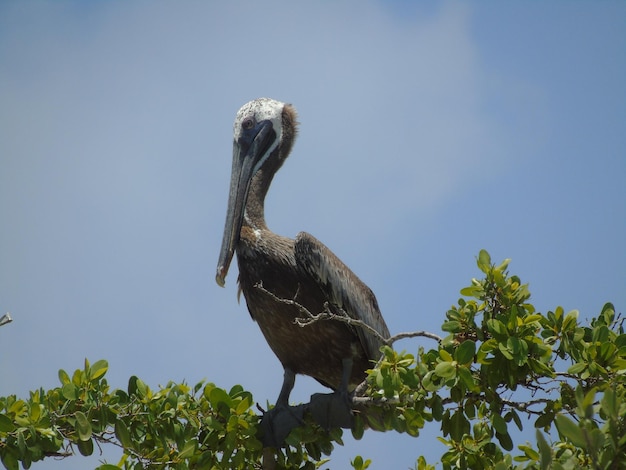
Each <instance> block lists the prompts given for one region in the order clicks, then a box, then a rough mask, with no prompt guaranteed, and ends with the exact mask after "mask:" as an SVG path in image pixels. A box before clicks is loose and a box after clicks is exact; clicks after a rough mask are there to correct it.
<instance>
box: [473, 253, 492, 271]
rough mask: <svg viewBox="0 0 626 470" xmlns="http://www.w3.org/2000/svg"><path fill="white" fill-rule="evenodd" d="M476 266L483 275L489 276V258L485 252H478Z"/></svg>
mask: <svg viewBox="0 0 626 470" xmlns="http://www.w3.org/2000/svg"><path fill="white" fill-rule="evenodd" d="M476 264H477V265H478V269H480V270H481V271H482V272H484V273H485V274H489V271H490V270H491V256H489V253H487V251H486V250H480V252H479V253H478V259H477V260H476Z"/></svg>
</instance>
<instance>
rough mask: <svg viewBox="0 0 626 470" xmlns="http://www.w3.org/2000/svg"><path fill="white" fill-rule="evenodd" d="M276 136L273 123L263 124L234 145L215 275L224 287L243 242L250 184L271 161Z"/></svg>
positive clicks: (266, 122)
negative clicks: (242, 230)
mask: <svg viewBox="0 0 626 470" xmlns="http://www.w3.org/2000/svg"><path fill="white" fill-rule="evenodd" d="M272 134H273V132H272V124H271V122H270V121H263V122H260V123H259V124H258V125H257V128H256V129H255V132H254V133H251V134H249V135H247V136H244V137H243V138H242V139H241V141H240V142H237V141H235V142H234V143H233V169H232V173H231V176H230V191H229V194H228V208H227V212H226V225H225V226H224V236H223V238H222V248H221V249H220V257H219V259H218V261H217V274H216V275H215V281H216V282H217V283H218V285H220V286H221V287H224V284H225V280H226V275H227V274H228V268H229V267H230V262H231V261H232V259H233V255H234V253H235V247H236V246H237V242H238V241H239V233H240V232H241V225H242V223H243V216H244V210H245V207H246V202H247V200H248V190H249V189H250V182H251V181H252V177H253V176H254V174H255V173H256V171H257V170H258V169H259V168H260V166H261V165H262V163H263V161H264V159H265V158H267V155H266V154H267V152H268V148H269V144H268V141H269V139H270V138H271V137H272ZM269 143H271V142H269Z"/></svg>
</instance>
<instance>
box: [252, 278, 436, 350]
mask: <svg viewBox="0 0 626 470" xmlns="http://www.w3.org/2000/svg"><path fill="white" fill-rule="evenodd" d="M255 287H256V288H257V289H260V290H261V292H264V293H265V294H267V295H269V296H270V297H271V298H272V299H273V300H275V301H277V302H280V303H283V304H286V305H292V306H294V307H296V308H297V309H298V310H299V311H300V313H302V314H304V315H305V317H304V318H296V319H295V323H296V325H298V326H301V327H305V326H307V325H310V324H312V323H315V322H318V321H321V320H336V321H340V322H342V323H346V324H347V325H350V326H354V327H358V328H362V329H364V330H366V331H367V332H368V333H371V334H372V335H374V336H376V338H378V340H379V341H380V342H381V343H383V344H385V345H387V346H391V345H392V344H393V343H394V342H396V341H398V340H401V339H404V338H415V337H418V336H421V337H424V338H430V339H434V340H435V341H437V342H441V341H442V338H441V337H440V336H437V335H436V334H434V333H429V332H427V331H413V332H406V333H398V334H396V335H393V336H391V337H390V338H385V337H384V336H383V335H381V334H380V333H379V332H378V331H376V329H375V328H373V327H371V326H370V325H368V324H367V323H365V322H363V321H362V320H358V319H356V318H352V317H351V316H349V315H348V314H347V313H346V312H345V310H343V309H342V308H338V310H339V314H337V313H334V312H333V311H331V309H330V306H329V305H328V303H326V304H325V306H324V307H325V310H324V311H323V312H320V313H317V314H314V313H312V312H311V311H310V310H309V309H307V308H306V307H305V306H303V305H302V304H300V303H299V302H296V301H295V300H294V299H283V298H280V297H278V296H277V295H276V294H274V293H273V292H270V291H268V290H267V289H265V288H264V287H263V284H262V283H258V284H256V285H255ZM296 295H297V293H296Z"/></svg>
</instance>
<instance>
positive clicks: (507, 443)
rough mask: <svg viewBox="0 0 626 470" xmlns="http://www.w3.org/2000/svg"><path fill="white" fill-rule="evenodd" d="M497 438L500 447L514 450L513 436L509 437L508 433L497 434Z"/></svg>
mask: <svg viewBox="0 0 626 470" xmlns="http://www.w3.org/2000/svg"><path fill="white" fill-rule="evenodd" d="M496 438H497V439H498V441H499V442H500V445H501V446H502V448H503V449H504V450H511V449H513V440H512V439H511V436H510V435H509V433H508V432H507V433H504V434H500V433H499V432H496Z"/></svg>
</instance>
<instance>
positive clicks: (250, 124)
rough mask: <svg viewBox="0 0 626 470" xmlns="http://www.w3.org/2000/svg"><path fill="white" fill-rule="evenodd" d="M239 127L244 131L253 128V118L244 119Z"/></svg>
mask: <svg viewBox="0 0 626 470" xmlns="http://www.w3.org/2000/svg"><path fill="white" fill-rule="evenodd" d="M241 127H242V128H243V130H245V131H248V130H250V129H252V128H253V127H254V118H253V117H247V118H245V119H244V120H243V122H242V123H241Z"/></svg>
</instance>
